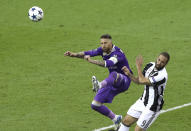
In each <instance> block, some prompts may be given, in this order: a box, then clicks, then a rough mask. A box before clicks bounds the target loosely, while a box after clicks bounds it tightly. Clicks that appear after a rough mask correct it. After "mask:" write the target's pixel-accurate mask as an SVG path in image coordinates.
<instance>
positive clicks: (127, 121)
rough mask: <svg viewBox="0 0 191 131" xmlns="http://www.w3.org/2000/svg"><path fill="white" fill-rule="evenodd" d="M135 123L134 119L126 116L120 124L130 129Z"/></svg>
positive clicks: (135, 119)
mask: <svg viewBox="0 0 191 131" xmlns="http://www.w3.org/2000/svg"><path fill="white" fill-rule="evenodd" d="M136 121H137V118H134V117H132V116H130V115H126V116H125V118H124V119H123V120H122V123H123V124H125V125H126V126H128V127H130V126H131V125H132V124H134V123H135V122H136Z"/></svg>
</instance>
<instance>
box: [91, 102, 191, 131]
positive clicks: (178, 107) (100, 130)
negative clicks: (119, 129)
mask: <svg viewBox="0 0 191 131" xmlns="http://www.w3.org/2000/svg"><path fill="white" fill-rule="evenodd" d="M190 105H191V102H190V103H187V104H184V105H181V106H176V107H173V108H169V109H166V110H161V111H160V113H161V114H163V113H165V112H169V111H173V110H176V109H180V108H183V107H186V106H190ZM113 127H114V125H110V126H107V127H102V128H99V129H95V130H93V131H103V130H106V129H110V128H113Z"/></svg>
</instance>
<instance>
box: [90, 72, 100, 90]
mask: <svg viewBox="0 0 191 131" xmlns="http://www.w3.org/2000/svg"><path fill="white" fill-rule="evenodd" d="M99 89H100V86H99V81H98V80H97V79H96V77H95V76H92V90H93V92H95V93H97V92H98V90H99Z"/></svg>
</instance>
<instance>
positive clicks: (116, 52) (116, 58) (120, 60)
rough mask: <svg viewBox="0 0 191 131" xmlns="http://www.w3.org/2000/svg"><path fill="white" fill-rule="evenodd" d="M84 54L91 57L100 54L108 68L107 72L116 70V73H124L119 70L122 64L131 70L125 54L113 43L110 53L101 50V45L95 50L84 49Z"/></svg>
mask: <svg viewBox="0 0 191 131" xmlns="http://www.w3.org/2000/svg"><path fill="white" fill-rule="evenodd" d="M84 54H85V55H90V56H91V57H93V56H98V55H101V56H102V58H103V60H104V61H105V67H107V68H108V70H109V73H111V72H113V71H116V72H118V73H121V74H124V72H123V71H122V70H121V69H122V67H123V66H126V67H127V68H128V69H129V70H130V71H131V69H130V67H129V64H128V61H127V59H126V57H125V54H124V53H123V52H122V50H121V49H120V48H118V47H117V46H115V45H113V48H112V51H111V53H110V54H107V53H105V52H103V50H102V48H101V47H99V48H97V49H95V50H90V51H85V52H84ZM131 72H132V71H131ZM124 75H125V74H124Z"/></svg>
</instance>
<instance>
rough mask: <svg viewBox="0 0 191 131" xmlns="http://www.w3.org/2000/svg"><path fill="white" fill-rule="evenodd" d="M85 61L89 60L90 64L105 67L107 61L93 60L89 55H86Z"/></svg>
mask: <svg viewBox="0 0 191 131" xmlns="http://www.w3.org/2000/svg"><path fill="white" fill-rule="evenodd" d="M84 59H85V60H87V61H88V62H89V63H92V64H96V65H99V66H102V67H105V61H104V60H92V59H91V58H90V56H89V55H85V56H84Z"/></svg>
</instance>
